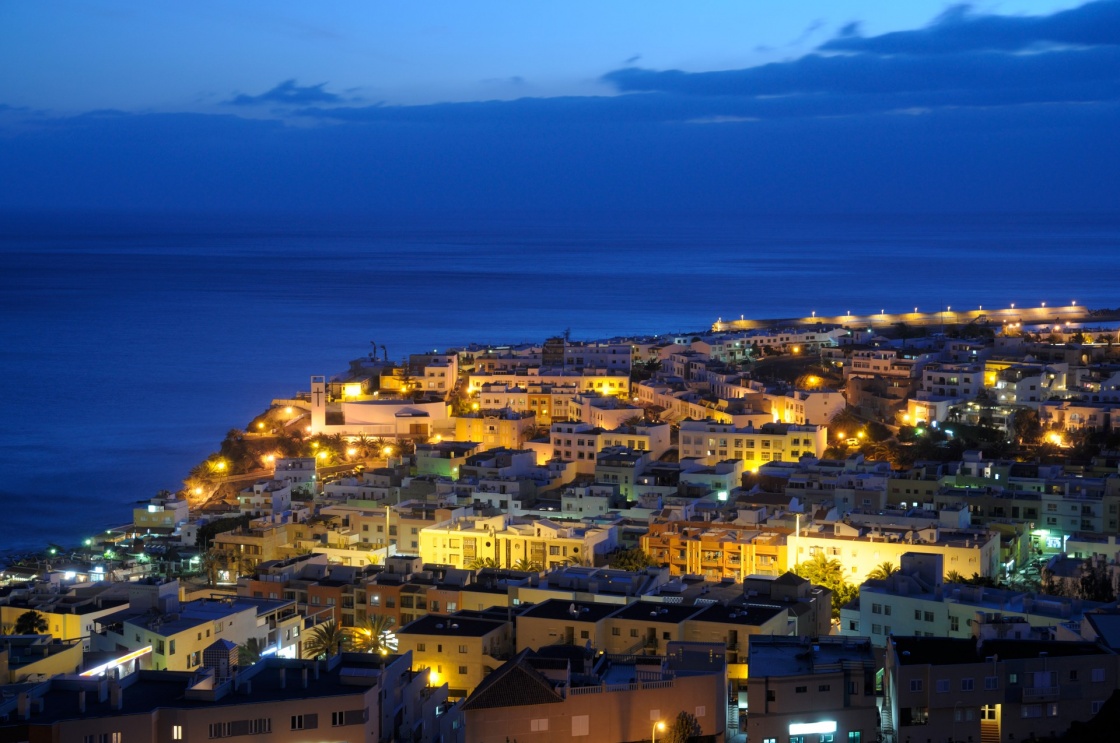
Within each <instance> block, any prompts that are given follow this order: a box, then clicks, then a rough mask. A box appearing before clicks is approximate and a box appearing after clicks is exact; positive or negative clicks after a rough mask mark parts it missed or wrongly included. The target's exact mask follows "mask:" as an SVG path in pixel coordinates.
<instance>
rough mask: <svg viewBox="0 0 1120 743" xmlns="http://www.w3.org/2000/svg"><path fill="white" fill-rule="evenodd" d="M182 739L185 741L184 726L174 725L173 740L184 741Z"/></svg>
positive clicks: (172, 727)
mask: <svg viewBox="0 0 1120 743" xmlns="http://www.w3.org/2000/svg"><path fill="white" fill-rule="evenodd" d="M182 739H183V726H182V725H172V726H171V740H182Z"/></svg>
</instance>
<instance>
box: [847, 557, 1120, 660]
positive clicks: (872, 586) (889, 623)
mask: <svg viewBox="0 0 1120 743" xmlns="http://www.w3.org/2000/svg"><path fill="white" fill-rule="evenodd" d="M895 564H900V565H901V567H900V569H899V570H898V572H896V573H894V574H892V575H891V576H890V577H888V578H887V579H885V580H868V581H864V582H863V584H862V585H861V586H860V599H859V601H858V602H857V603H853V604H851V605H849V606H846V607H844V608H843V609H841V612H840V633H841V634H843V635H846V636H859V637H868V638H870V640H871V642H872V643H873V644H875V645H876V646H877V647H883V646H885V645H886V643H887V642H888V641H889V639H890V637H891V636H892V635H896V636H904V635H906V636H908V635H913V636H916V637H951V638H961V639H964V638H969V637H973V636H975V634H976V627H977V626H978V624H980V623H982V622H986V621H988V622H990V621H994V620H996V619H997V618H998V619H999V620H1001V621H1012V620H1022V621H1025V622H1027V623H1028V624H1029V626H1030V627H1033V628H1055V627H1058V626H1059V625H1063V624H1066V623H1069V622H1077V621H1080V619H1081V618H1082V617H1083V616H1084V614H1085V612H1086V611H1091V610H1094V609H1098V608H1102V607H1103V606H1104V605H1103V604H1097V603H1095V602H1087V601H1081V600H1078V599H1069V598H1064V597H1060V596H1047V595H1043V594H1033V593H1027V592H1024V591H1013V590H1006V589H997V588H985V587H983V586H972V585H967V584H962V583H949V582H946V581H945V579H944V573H943V569H944V565H945V563H944V558H943V557H942V556H941V555H930V554H922V553H908V554H905V555H903V556H902V560H901V563H895Z"/></svg>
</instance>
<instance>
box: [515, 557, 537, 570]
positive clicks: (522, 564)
mask: <svg viewBox="0 0 1120 743" xmlns="http://www.w3.org/2000/svg"><path fill="white" fill-rule="evenodd" d="M513 569H514V570H522V571H525V572H527V573H532V572H540V570H541V564H540V563H539V562H533V561H532V560H530V559H528V558H525V557H522V558H521V559H520V560H518V561H517V562H515V563H513Z"/></svg>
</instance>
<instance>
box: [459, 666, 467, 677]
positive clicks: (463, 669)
mask: <svg viewBox="0 0 1120 743" xmlns="http://www.w3.org/2000/svg"><path fill="white" fill-rule="evenodd" d="M459 675H460V676H466V675H467V667H466V666H459Z"/></svg>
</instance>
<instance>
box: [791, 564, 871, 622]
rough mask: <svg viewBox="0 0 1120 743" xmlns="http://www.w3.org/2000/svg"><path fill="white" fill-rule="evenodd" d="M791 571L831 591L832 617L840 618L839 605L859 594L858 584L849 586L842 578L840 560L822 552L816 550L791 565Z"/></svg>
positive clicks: (842, 571) (842, 572) (842, 569)
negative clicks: (809, 556) (808, 556)
mask: <svg viewBox="0 0 1120 743" xmlns="http://www.w3.org/2000/svg"><path fill="white" fill-rule="evenodd" d="M793 572H794V573H796V574H797V575H800V576H801V577H802V578H806V579H807V580H809V582H811V583H813V584H815V585H818V586H823V587H824V588H827V589H828V590H830V591H832V618H833V619H834V620H835V619H839V618H840V607H842V606H843V605H844V604H846V603H848V602H849V601H851V600H852V599H853V598H855V597H856V596H857V595H858V594H859V587H858V586H851V585H849V584H848V583H847V581H845V580H844V566H843V565H841V564H840V561H839V560H837V559H835V558H832V559H829V557H828V556H827V555H825V554H824V552H817V553H816V554H814V555H813V556H812V557H811V558H809V559H808V560H806V561H805V562H799V563H797V564H796V565H794V566H793Z"/></svg>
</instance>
